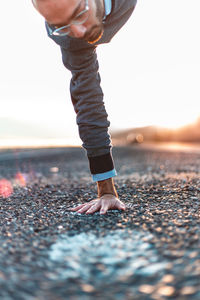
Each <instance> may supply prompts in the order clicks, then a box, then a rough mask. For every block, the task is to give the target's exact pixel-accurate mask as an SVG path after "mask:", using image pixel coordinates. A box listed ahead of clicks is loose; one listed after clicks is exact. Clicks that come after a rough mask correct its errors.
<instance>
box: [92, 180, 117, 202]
mask: <svg viewBox="0 0 200 300" xmlns="http://www.w3.org/2000/svg"><path fill="white" fill-rule="evenodd" d="M97 189H98V197H102V196H103V195H105V194H111V195H114V196H115V197H118V194H117V191H116V189H115V185H114V180H113V178H109V179H105V180H101V181H98V182H97Z"/></svg>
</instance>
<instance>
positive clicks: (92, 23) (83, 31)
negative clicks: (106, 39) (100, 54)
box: [33, 0, 104, 43]
mask: <svg viewBox="0 0 200 300" xmlns="http://www.w3.org/2000/svg"><path fill="white" fill-rule="evenodd" d="M33 3H34V6H35V8H36V9H37V10H38V11H39V13H40V14H41V15H42V16H43V17H44V18H45V20H46V21H47V23H48V24H50V25H54V26H56V27H61V26H65V25H68V24H70V23H71V22H72V20H73V18H74V17H75V16H77V15H78V14H79V13H80V12H81V11H83V10H84V9H85V3H86V2H85V0H33ZM103 3H104V2H103V0H89V2H88V4H89V12H88V13H89V15H88V19H87V20H86V22H85V23H83V24H80V25H71V26H70V32H69V35H70V36H71V37H75V38H80V39H84V40H86V41H88V42H90V43H94V42H96V41H97V40H98V39H99V38H100V37H101V35H102V33H103V24H102V19H103V16H104V4H103Z"/></svg>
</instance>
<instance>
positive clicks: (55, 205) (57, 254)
mask: <svg viewBox="0 0 200 300" xmlns="http://www.w3.org/2000/svg"><path fill="white" fill-rule="evenodd" d="M113 156H114V159H115V165H116V169H117V171H118V176H117V177H116V179H115V181H116V186H117V190H118V194H119V197H120V199H121V200H122V201H124V203H126V207H127V208H126V211H125V212H122V211H116V210H115V211H109V212H108V214H107V215H100V214H99V213H95V214H94V215H90V216H86V215H84V214H83V215H81V214H77V213H72V212H69V211H68V210H67V208H68V207H70V206H74V205H77V204H79V203H83V202H86V201H89V200H92V199H94V198H95V197H96V185H95V183H93V182H92V181H91V176H90V173H89V169H88V162H87V158H86V155H85V152H84V150H83V149H80V148H55V149H21V150H16V149H15V150H14V149H13V150H7V151H6V150H4V151H1V152H0V194H1V196H0V230H1V235H0V299H3V300H4V299H5V300H10V299H14V300H18V299H19V300H21V299H24V300H33V299H34V300H35V299H37V300H43V299H48V300H62V299H73V300H74V299H96V298H97V299H117V300H118V299H119V300H121V299H134V300H135V299H145V300H146V299H181V300H182V299H200V211H199V208H200V207H199V202H200V152H198V151H188V150H187V151H184V150H183V151H182V150H180V149H179V150H175V149H170V150H169V149H165V148H162V149H161V148H154V147H150V148H148V147H140V146H139V145H138V146H135V147H125V148H123V147H121V148H120V147H118V148H115V149H114V150H113Z"/></svg>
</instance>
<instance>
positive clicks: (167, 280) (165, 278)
mask: <svg viewBox="0 0 200 300" xmlns="http://www.w3.org/2000/svg"><path fill="white" fill-rule="evenodd" d="M174 280H175V278H174V276H173V275H170V274H167V275H165V276H163V278H162V282H165V283H170V282H173V281H174Z"/></svg>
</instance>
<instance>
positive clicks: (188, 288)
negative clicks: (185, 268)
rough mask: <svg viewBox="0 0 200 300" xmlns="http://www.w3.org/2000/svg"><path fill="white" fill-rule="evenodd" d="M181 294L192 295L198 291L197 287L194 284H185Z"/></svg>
mask: <svg viewBox="0 0 200 300" xmlns="http://www.w3.org/2000/svg"><path fill="white" fill-rule="evenodd" d="M180 292H181V295H192V294H194V293H196V288H195V287H193V286H185V287H183V288H182V289H181V291H180Z"/></svg>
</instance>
